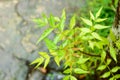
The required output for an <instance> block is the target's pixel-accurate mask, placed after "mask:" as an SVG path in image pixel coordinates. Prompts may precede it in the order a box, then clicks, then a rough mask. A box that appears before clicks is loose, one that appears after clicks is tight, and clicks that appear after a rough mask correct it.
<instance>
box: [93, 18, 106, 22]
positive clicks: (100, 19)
mask: <svg viewBox="0 0 120 80" xmlns="http://www.w3.org/2000/svg"><path fill="white" fill-rule="evenodd" d="M105 20H107V18H103V19H102V18H98V19H96V20H95V22H103V21H105Z"/></svg>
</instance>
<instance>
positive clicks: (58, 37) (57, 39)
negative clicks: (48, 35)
mask: <svg viewBox="0 0 120 80" xmlns="http://www.w3.org/2000/svg"><path fill="white" fill-rule="evenodd" d="M61 36H62V34H57V35H56V36H55V38H54V40H53V42H54V43H55V44H57V43H58V42H59V40H60V38H61Z"/></svg>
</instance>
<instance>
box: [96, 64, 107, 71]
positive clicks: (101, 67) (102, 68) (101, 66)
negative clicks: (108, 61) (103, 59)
mask: <svg viewBox="0 0 120 80" xmlns="http://www.w3.org/2000/svg"><path fill="white" fill-rule="evenodd" d="M106 67H107V66H106V65H100V66H99V67H98V68H97V70H100V71H102V70H104V69H105V68H106Z"/></svg>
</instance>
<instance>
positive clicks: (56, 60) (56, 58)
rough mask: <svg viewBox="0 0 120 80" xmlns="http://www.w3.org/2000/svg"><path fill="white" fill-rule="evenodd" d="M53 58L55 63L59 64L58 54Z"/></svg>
mask: <svg viewBox="0 0 120 80" xmlns="http://www.w3.org/2000/svg"><path fill="white" fill-rule="evenodd" d="M54 60H55V62H56V64H57V65H58V66H60V58H59V57H58V56H56V57H55V58H54Z"/></svg>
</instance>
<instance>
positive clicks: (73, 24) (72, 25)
mask: <svg viewBox="0 0 120 80" xmlns="http://www.w3.org/2000/svg"><path fill="white" fill-rule="evenodd" d="M75 18H76V16H75V15H74V16H73V17H72V18H71V20H70V29H73V27H74V26H75V24H76V23H75V22H76V21H75Z"/></svg>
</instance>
